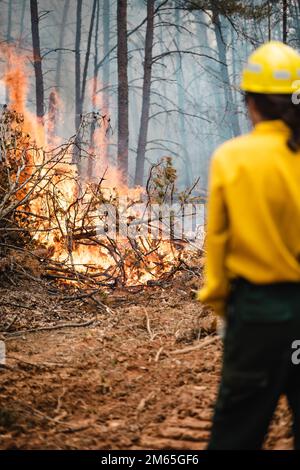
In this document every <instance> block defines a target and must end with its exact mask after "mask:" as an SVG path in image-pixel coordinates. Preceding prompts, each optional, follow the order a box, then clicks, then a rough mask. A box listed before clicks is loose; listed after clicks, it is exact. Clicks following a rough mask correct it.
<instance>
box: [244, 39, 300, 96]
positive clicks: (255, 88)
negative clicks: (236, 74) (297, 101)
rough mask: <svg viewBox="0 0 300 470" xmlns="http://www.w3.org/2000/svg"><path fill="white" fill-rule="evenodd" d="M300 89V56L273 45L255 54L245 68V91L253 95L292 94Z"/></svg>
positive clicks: (279, 43) (259, 49) (279, 44)
mask: <svg viewBox="0 0 300 470" xmlns="http://www.w3.org/2000/svg"><path fill="white" fill-rule="evenodd" d="M299 85H300V55H299V54H298V52H297V51H295V50H294V49H292V48H291V47H290V46H287V45H286V44H283V43H282V42H279V41H270V42H268V43H266V44H264V45H262V46H260V47H259V48H258V49H256V51H254V52H253V53H252V54H251V55H250V57H249V59H248V63H247V64H246V66H245V67H244V70H243V73H242V80H241V89H242V90H244V91H249V92H252V93H267V94H292V93H294V92H295V91H296V90H297V89H299Z"/></svg>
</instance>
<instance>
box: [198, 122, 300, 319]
mask: <svg viewBox="0 0 300 470" xmlns="http://www.w3.org/2000/svg"><path fill="white" fill-rule="evenodd" d="M289 132H290V131H289V128H288V127H287V126H286V125H285V124H284V122H283V121H281V120H276V121H262V122H260V123H259V124H257V125H256V126H255V128H254V129H253V131H252V132H251V133H249V134H247V135H244V136H241V137H238V138H235V139H232V140H230V141H228V142H226V143H225V144H223V145H221V146H220V147H219V148H218V149H217V151H216V152H215V154H214V155H213V158H212V162H211V170H210V182H209V200H208V218H207V238H206V252H207V258H206V269H205V271H206V272H205V285H204V287H203V288H202V289H201V290H200V291H199V292H198V300H201V301H202V302H206V303H207V304H209V305H211V306H212V307H214V309H215V311H216V313H217V314H219V315H223V314H224V308H225V304H226V298H227V296H228V293H229V288H230V280H231V279H233V278H235V277H243V278H245V279H247V280H248V281H250V282H253V283H257V284H267V283H272V282H279V281H300V152H297V153H293V152H291V151H290V150H289V149H288V147H287V145H286V141H287V138H288V135H289Z"/></svg>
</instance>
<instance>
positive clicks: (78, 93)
mask: <svg viewBox="0 0 300 470" xmlns="http://www.w3.org/2000/svg"><path fill="white" fill-rule="evenodd" d="M81 15H82V0H77V8H76V33H75V132H78V129H79V127H80V122H81V115H82V102H81V55H80V44H81ZM73 163H76V164H77V165H78V169H79V173H81V169H80V166H79V148H78V146H75V148H74V153H73Z"/></svg>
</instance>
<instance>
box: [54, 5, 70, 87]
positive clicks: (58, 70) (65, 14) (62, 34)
mask: <svg viewBox="0 0 300 470" xmlns="http://www.w3.org/2000/svg"><path fill="white" fill-rule="evenodd" d="M69 8H70V0H65V2H64V8H63V14H62V20H61V25H60V32H59V41H58V49H59V51H58V55H57V63H56V78H55V84H56V87H57V89H59V88H60V87H61V68H62V57H63V54H62V48H63V47H64V38H65V31H66V21H67V17H68V12H69Z"/></svg>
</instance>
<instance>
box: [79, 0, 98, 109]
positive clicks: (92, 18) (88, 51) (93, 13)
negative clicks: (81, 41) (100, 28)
mask: <svg viewBox="0 0 300 470" xmlns="http://www.w3.org/2000/svg"><path fill="white" fill-rule="evenodd" d="M96 7H97V0H94V2H93V8H92V14H91V21H90V27H89V34H88V40H87V47H86V54H85V61H84V67H83V75H82V85H81V103H82V104H81V106H83V103H84V97H85V89H86V80H87V73H88V67H89V59H90V53H91V44H92V35H93V29H94V20H95V16H96V15H95V13H96Z"/></svg>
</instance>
